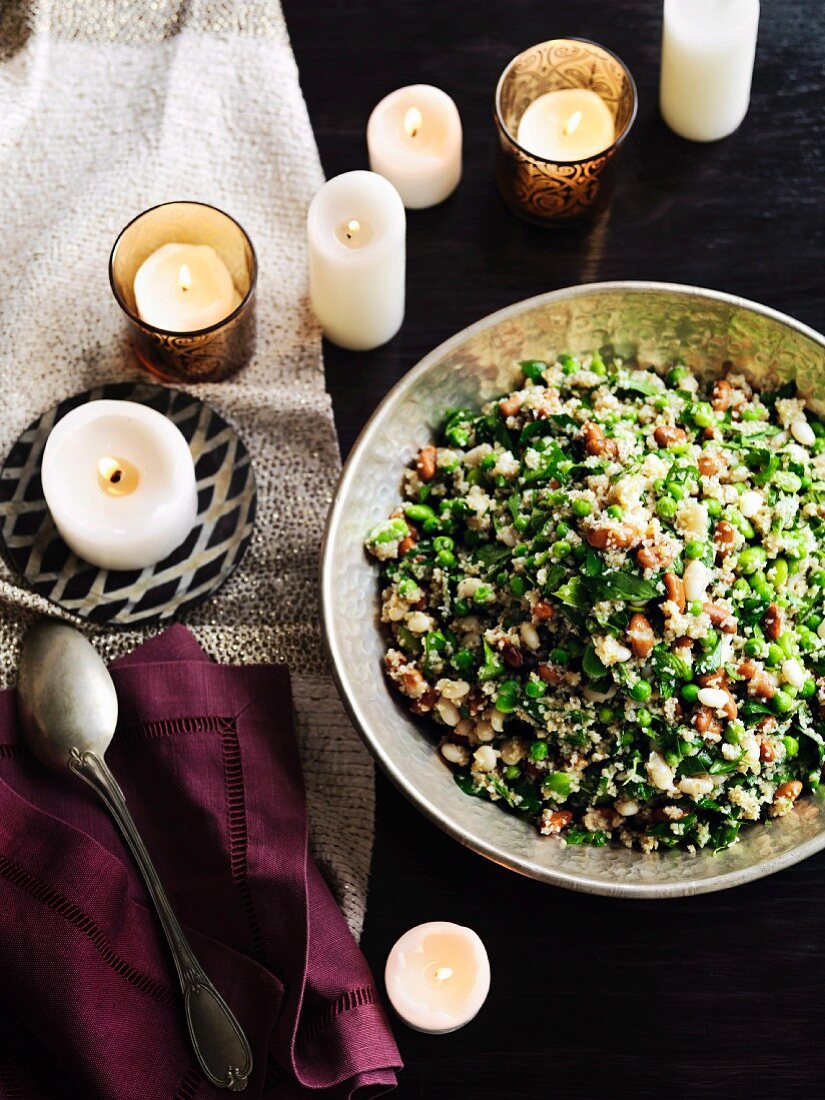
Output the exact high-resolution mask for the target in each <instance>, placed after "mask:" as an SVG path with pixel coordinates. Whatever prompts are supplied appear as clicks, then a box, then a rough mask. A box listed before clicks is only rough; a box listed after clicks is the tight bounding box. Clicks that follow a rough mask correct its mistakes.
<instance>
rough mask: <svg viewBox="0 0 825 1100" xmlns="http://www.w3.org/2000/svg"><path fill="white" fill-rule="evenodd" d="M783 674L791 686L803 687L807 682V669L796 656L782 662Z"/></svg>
mask: <svg viewBox="0 0 825 1100" xmlns="http://www.w3.org/2000/svg"><path fill="white" fill-rule="evenodd" d="M782 675H783V676H784V677H785V679H786V680H787V682H788V683H789V684H790V685H791V687H795V688H801V687H802V685H803V684H804V683H805V669H804V668H803V667H802V665H801V664H800V663H799V661H797V660H796V658H795V657H792V658H791V659H790V660H789V661H783V662H782Z"/></svg>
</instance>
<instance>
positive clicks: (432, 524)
mask: <svg viewBox="0 0 825 1100" xmlns="http://www.w3.org/2000/svg"><path fill="white" fill-rule="evenodd" d="M422 507H426V505H422ZM410 518H412V517H410ZM441 522H442V521H441V520H440V519H439V518H438V516H429V517H428V518H427V519H425V520H424V522H423V524H422V528H423V530H424V534H425V535H434V534H435V533H436V531H440V530H441Z"/></svg>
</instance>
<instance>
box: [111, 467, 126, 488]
mask: <svg viewBox="0 0 825 1100" xmlns="http://www.w3.org/2000/svg"><path fill="white" fill-rule="evenodd" d="M122 477H123V471H122V470H115V471H114V472H113V473H112V475H111V476H110V478H109V481H111V483H112V485H117V483H118V482H119V481H120V479H121V478H122Z"/></svg>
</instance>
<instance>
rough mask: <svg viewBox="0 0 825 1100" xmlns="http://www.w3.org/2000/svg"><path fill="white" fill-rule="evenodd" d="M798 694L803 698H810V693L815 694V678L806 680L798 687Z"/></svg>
mask: <svg viewBox="0 0 825 1100" xmlns="http://www.w3.org/2000/svg"><path fill="white" fill-rule="evenodd" d="M799 694H800V695H801V696H802V698H803V699H810V698H811V696H812V695H816V680H806V681H805V683H804V684H803V685H802V687H801V688H800V689H799Z"/></svg>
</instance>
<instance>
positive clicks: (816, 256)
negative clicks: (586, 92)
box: [284, 0, 825, 1100]
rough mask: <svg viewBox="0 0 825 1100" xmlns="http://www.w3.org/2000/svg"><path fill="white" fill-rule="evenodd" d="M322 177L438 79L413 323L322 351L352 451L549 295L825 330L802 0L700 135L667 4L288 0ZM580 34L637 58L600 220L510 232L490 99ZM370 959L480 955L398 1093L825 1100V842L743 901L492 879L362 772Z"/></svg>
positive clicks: (345, 166)
mask: <svg viewBox="0 0 825 1100" xmlns="http://www.w3.org/2000/svg"><path fill="white" fill-rule="evenodd" d="M284 7H285V11H286V16H287V23H288V25H289V28H290V32H291V35H292V39H293V45H294V48H295V53H296V56H297V59H298V65H299V69H300V74H301V81H302V85H303V89H304V94H305V96H306V98H307V102H308V105H309V110H310V115H311V118H312V122H313V126H314V128H315V133H316V137H317V140H318V144H319V147H320V151H321V157H322V160H323V164H324V168H325V170H326V172H327V174H328V175H334V174H337V173H339V172H343V171H347V170H349V169H352V168H362V167H367V158H366V148H365V140H364V128H365V125H366V120H367V117H368V115H369V112H370V110H371V109H372V107H373V106H374V104H375V103H376V102H377V101H378V99H380V98H381V97H382V96H383V95H385V94H386V93H387V92H388V91H391V90H392V89H393V88H396V87H398V86H400V85H402V84H408V83H413V82H418V81H423V82H428V83H433V84H437V85H438V86H440V87H442V88H444V89H445V90H446V91H447V92H449V93H450V94H451V95H452V96H453V97H454V98H455V100H456V102H457V104H458V107H459V110H460V111H461V115H462V119H463V123H464V134H465V162H464V163H465V168H464V180H463V182H462V184H461V186H460V188H459V190H458V191H457V192H456V194H455V195H454V196H453V197H452V198H451V199H449V200H448V201H447V202H446V203H445V204H443V205H442V206H440V207H437V208H436V209H433V210H429V211H421V212H412V213H410V215H409V224H408V252H409V267H408V301H407V317H406V321H405V324H404V326H403V328H402V330H401V332H400V333H399V335H398V336H397V337H396V338H395V339H394V340H393V341H392V342H391V343H390V344H389V345H387V346H386V347H384V348H381V349H379V350H378V351H375V352H371V353H368V354H360V355H355V354H351V353H347V352H344V351H341V350H340V349H337V348H333V347H329V346H327V347H325V359H326V369H327V381H328V386H329V390H330V392H331V394H332V397H333V403H334V407H335V414H336V420H337V424H338V430H339V433H340V438H341V445H342V449H343V451H344V453H346V452H347V451H348V449H349V448H350V446H351V444H352V442H353V440H354V438H355V436H356V435H357V433H358V432H359V430H360V428H361V427H362V425H363V423H364V421H365V420H366V418H367V416H368V415H369V413H370V412H371V410H372V408H373V407H374V406H375V404H376V403H377V402H378V400H379V399H380V398H381V397H382V396H383V394H384V393H385V392H386V391H387V390H388V389H389V388H390V387H391V386H392V384H393V383H394V382H395V381H397V379H398V378H400V377H401V375H402V374H403V373H404V372H405V371H407V370H408V369H409V368H410V367H411V366H413V365H414V364H415V362H416V361H417V360H418V359H419V358H420V357H421V356H422V355H423V354H424V353H426V352H427V351H429V350H430V349H431V348H432V347H434V346H435V345H436V344H438V343H439V342H440V341H442V340H444V339H446V338H447V337H448V336H450V335H451V334H452V333H454V332H455V331H457V330H458V329H460V328H462V327H463V326H464V325H467V324H469V323H470V322H472V321H475V320H477V319H478V318H479V317H482V316H484V315H485V314H486V313H489V312H491V311H492V310H495V309H499V308H501V307H502V306H505V305H508V304H509V303H511V302H514V301H517V300H519V299H521V298H525V297H528V296H530V295H532V294H537V293H540V292H541V291H545V290H551V289H553V288H555V287H561V286H567V285H569V284H572V283H580V282H589V281H595V280H602V279H624V278H632V279H662V280H667V281H674V282H683V283H695V284H698V285H701V286H708V287H714V288H716V289H719V290H725V291H729V292H732V293H736V294H741V295H744V296H745V297H748V298H753V299H755V300H756V301H760V302H764V303H766V304H768V305H771V306H774V307H776V308H778V309H780V310H783V311H785V312H787V313H790V314H792V315H793V316H795V317H797V318H799V319H800V320H802V321H805V322H807V323H808V324H810V325H813V326H814V327H815V328H819V329H821V328H822V327H823V321H825V317H824V316H823V313H824V312H825V311H824V310H823V305H824V304H825V294H823V237H825V233H823V228H824V227H825V220H823V209H824V207H823V203H824V202H825V186H823V145H825V140H824V139H825V132H823V131H824V128H823V106H822V104H823V100H825V81H824V80H823V74H822V69H823V40H825V8H824V7H823V5H822V4H821V2H820V0H783V2H782V3H771V4H765V5H763V14H762V22H761V27H760V35H759V49H758V53H757V62H756V71H755V75H754V88H753V98H752V101H751V109H750V112H749V114H748V116H747V118H746V120H745V122H744V123H743V125H742V126H741V128H740V129H739V131H738V132H737V133H736V134H734V135H733V136H732V137H730V138H728V139H726V140H724V141H722V142H719V143H715V144H712V145H695V144H690V143H688V142H685V141H682V140H680V139H679V138H677V137H675V136H674V135H673V134H672V133H670V131H669V130H668V129H667V128H666V127H665V125H664V124H663V122H662V121H661V119H660V117H659V114H658V109H657V102H656V99H657V81H658V66H659V37H660V33H661V4H660V3H658V2H652V0H565V2H553V0H543V2H538V0H532V2H528V0H506V2H497V3H491V2H488V3H485V4H479V3H478V0H474V2H473V0H441V2H437V0H429V2H426V3H424V2H418V3H415V2H413V3H406V4H401V3H391V2H390V0H351V2H349V3H346V4H344V3H340V2H335V0H311V2H308V0H285V4H284ZM564 34H572V35H577V36H580V37H587V38H593V39H594V40H596V41H598V42H602V43H604V44H605V45H607V46H609V47H610V48H611V49H613V50H614V51H615V52H616V53H618V54H619V56H620V57H621V58H622V59H623V60H624V61H625V62H626V63H627V64H628V65H629V67H630V68H631V70H632V72H633V73H634V76H635V78H636V81H637V84H638V87H639V97H640V106H639V116H638V119H637V122H636V126H635V129H634V131H633V134H632V135H631V138H630V139H629V142H628V144H627V146H626V149H625V153H624V156H623V160H622V164H621V169H620V171H619V173H618V181H617V188H616V193H615V196H614V201H613V205H612V208H611V210H610V215H609V219H608V220H607V221H606V223H604V224H603V225H602V226H601V227H600V228H598V227H597V228H595V229H594V228H592V227H591V228H574V229H567V230H542V229H537V228H533V227H529V226H526V225H523V224H521V223H520V222H518V221H516V220H515V219H514V218H513V217H512V216H511V215H510V214H508V213H507V212H506V211H505V210H504V208H503V206H502V205H501V203H500V200H499V199H498V196H497V194H496V191H495V187H494V183H493V178H492V160H493V146H494V137H493V129H492V122H491V115H492V97H493V89H494V87H495V83H496V80H497V78H498V75H499V73H500V71H501V69H502V68H503V66H504V65H505V64H506V62H507V61H508V60H509V59H510V58H511V57H512V56H513V55H514V54H515V53H517V52H518V51H519V50H521V49H523V48H525V47H526V46H528V45H530V44H531V43H533V42H538V41H541V40H543V39H545V38H550V37H553V36H555V35H564ZM377 825H378V827H377V842H376V852H375V863H374V870H373V877H372V886H371V895H370V904H369V911H368V918H367V926H366V932H365V938H364V948H365V951H366V953H367V955H368V957H369V959H370V962H371V963H372V965H373V967H374V968H375V970H376V973H377V975H378V976H379V977H380V973H381V970H382V968H383V964H384V959H385V957H386V954H387V951H388V950H389V948H390V946H391V944H392V943H393V941H394V940H395V938H396V937H397V936H398V935H399V934H400V933H401V932H402V931H404V930H405V929H406V928H408V927H410V926H411V925H413V924H416V923H418V922H420V921H424V920H434V919H447V920H455V921H459V922H463V923H466V924H469V925H471V926H472V927H474V928H475V929H476V930H477V931H478V932H479V934H480V935H481V936H482V937H483V939H484V940H485V942H486V943H487V945H488V947H489V951H490V956H491V962H492V968H493V985H492V991H491V994H490V998H489V1001H488V1002H487V1005H486V1006H485V1008H484V1010H483V1011H482V1013H481V1015H480V1016H479V1017H478V1019H477V1020H476V1021H474V1023H473V1024H471V1025H470V1026H469V1027H467V1028H465V1029H464V1030H463V1031H460V1032H457V1033H456V1034H454V1035H451V1036H447V1037H444V1038H427V1037H425V1036H421V1035H418V1034H416V1033H415V1032H412V1031H410V1030H408V1029H407V1028H404V1027H403V1026H402V1025H400V1024H399V1025H398V1027H397V1029H396V1030H397V1037H398V1040H399V1044H400V1046H401V1050H402V1053H403V1055H404V1058H405V1060H406V1063H407V1068H406V1070H405V1072H404V1074H403V1075H402V1079H401V1085H400V1088H399V1091H398V1093H397V1095H398V1096H399V1098H407V1097H409V1098H413V1097H416V1098H425V1100H442V1098H443V1100H458V1098H461V1100H463V1098H468V1100H484V1098H487V1097H490V1098H492V1097H496V1098H503V1100H510V1098H516V1097H518V1098H523V1100H533V1098H536V1100H538V1098H543V1097H558V1098H579V1097H581V1098H587V1100H590V1098H597V1097H598V1098H601V1097H610V1098H618V1097H631V1096H634V1097H641V1096H643V1097H651V1098H652V1097H657V1098H658V1097H664V1096H668V1097H738V1096H752V1097H755V1098H773V1097H779V1096H783V1097H784V1096H803V1095H822V1091H823V1082H825V1044H823V1041H822V1040H823V1035H825V853H823V854H822V855H819V856H817V857H814V858H812V859H810V860H808V861H807V862H806V863H804V864H802V865H800V866H798V867H795V868H792V869H790V870H788V871H785V872H784V873H783V874H781V875H779V876H776V877H774V878H770V879H767V880H764V881H762V882H759V883H755V884H753V885H750V886H745V887H742V888H740V889H738V890H735V891H732V892H728V893H723V894H715V895H709V896H705V897H699V898H691V899H685V900H681V901H669V902H659V903H653V902H650V903H638V902H619V901H610V900H607V899H602V898H596V897H589V896H582V895H575V894H571V893H567V892H565V891H561V890H555V889H552V888H550V887H548V886H542V885H539V884H537V883H534V882H530V881H527V880H524V879H521V878H518V877H517V876H515V875H513V874H511V873H510V872H507V871H504V870H502V869H500V868H498V867H496V866H494V865H493V864H491V863H488V862H486V861H484V860H483V859H481V858H480V857H479V856H476V855H473V854H472V853H470V852H468V851H466V850H464V849H463V848H461V847H460V846H459V845H457V844H456V843H454V842H453V841H451V840H449V839H447V838H446V837H445V836H444V835H443V834H441V833H440V832H439V831H438V830H437V829H435V828H434V827H433V826H431V825H430V824H429V823H428V822H427V821H425V820H424V819H423V818H422V817H421V816H420V815H419V814H417V813H416V812H415V811H414V810H413V809H412V808H411V807H410V806H408V805H407V804H406V802H405V801H404V800H403V799H402V797H401V796H400V795H399V794H397V793H396V792H395V790H394V789H392V788H391V787H390V785H389V784H388V783H387V781H386V780H384V779H383V778H379V780H378V822H377Z"/></svg>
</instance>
